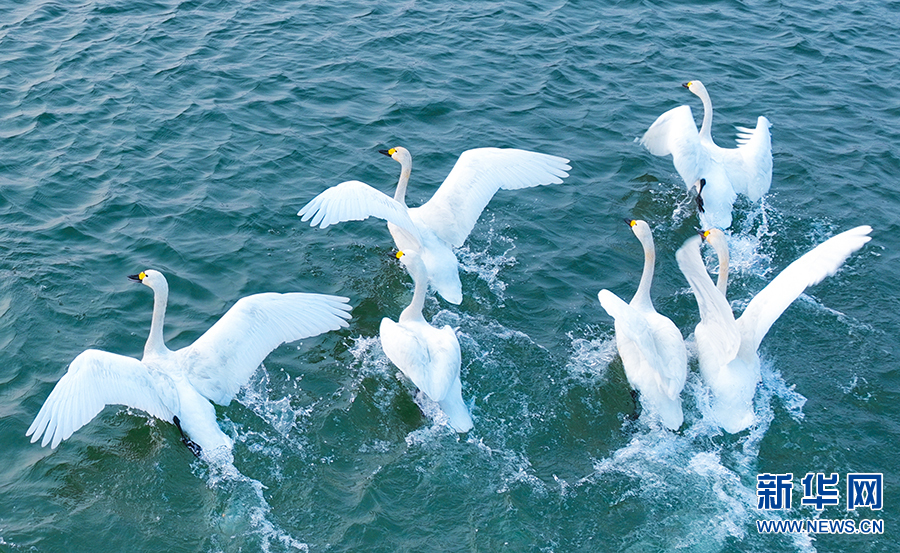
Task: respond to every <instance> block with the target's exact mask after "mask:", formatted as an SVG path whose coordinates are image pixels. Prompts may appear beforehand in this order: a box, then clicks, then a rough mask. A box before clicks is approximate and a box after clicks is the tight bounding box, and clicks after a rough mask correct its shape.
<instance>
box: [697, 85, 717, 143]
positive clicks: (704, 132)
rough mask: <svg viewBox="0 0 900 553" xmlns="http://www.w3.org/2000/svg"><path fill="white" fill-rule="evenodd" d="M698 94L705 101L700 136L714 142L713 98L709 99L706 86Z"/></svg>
mask: <svg viewBox="0 0 900 553" xmlns="http://www.w3.org/2000/svg"><path fill="white" fill-rule="evenodd" d="M697 95H698V96H700V100H702V101H703V123H702V124H701V125H700V138H701V139H703V140H708V141H710V142H712V118H713V109H712V100H710V99H709V93H708V92H706V89H705V88H704V89H703V90H701V91H700V94H697Z"/></svg>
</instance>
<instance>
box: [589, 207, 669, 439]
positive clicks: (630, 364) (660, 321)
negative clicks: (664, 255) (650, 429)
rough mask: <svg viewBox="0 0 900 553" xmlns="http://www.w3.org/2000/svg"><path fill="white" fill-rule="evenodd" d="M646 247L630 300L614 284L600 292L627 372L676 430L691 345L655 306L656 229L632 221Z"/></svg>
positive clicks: (653, 408)
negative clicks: (613, 289)
mask: <svg viewBox="0 0 900 553" xmlns="http://www.w3.org/2000/svg"><path fill="white" fill-rule="evenodd" d="M629 224H630V226H631V230H632V231H634V234H635V235H636V236H637V237H638V239H639V240H640V241H641V244H642V245H643V247H644V271H643V274H642V275H641V282H640V284H639V285H638V289H637V292H635V294H634V297H633V298H632V299H631V302H630V303H625V302H624V301H623V300H622V299H620V298H619V297H618V296H616V295H615V294H613V293H612V292H610V291H609V290H601V291H600V293H599V294H598V298H599V299H600V304H601V305H602V306H603V309H605V310H606V312H607V313H609V315H610V316H611V317H613V318H614V319H615V321H616V322H615V327H616V347H617V348H618V350H619V355H620V356H621V357H622V365H623V366H624V368H625V376H626V377H627V378H628V383H629V384H631V387H632V388H634V389H635V390H637V392H638V393H639V394H640V398H641V403H642V404H644V406H645V408H647V409H648V410H650V411H652V412H654V413H656V414H657V415H658V416H659V418H660V420H661V421H662V423H663V424H664V425H665V426H666V427H667V428H669V429H671V430H678V428H680V427H681V423H682V422H683V421H684V414H683V412H682V410H681V390H682V389H683V388H684V383H685V381H686V380H687V350H686V348H685V346H684V339H683V338H682V336H681V331H679V330H678V327H676V326H675V323H673V322H672V321H671V320H669V319H668V318H667V317H665V316H663V315H660V314H659V313H657V312H656V309H654V308H653V302H652V301H651V299H650V286H651V283H652V281H653V270H654V264H655V262H656V251H655V248H654V245H653V235H652V233H651V231H650V227H649V225H647V223H645V222H644V221H639V220H638V221H630V222H629Z"/></svg>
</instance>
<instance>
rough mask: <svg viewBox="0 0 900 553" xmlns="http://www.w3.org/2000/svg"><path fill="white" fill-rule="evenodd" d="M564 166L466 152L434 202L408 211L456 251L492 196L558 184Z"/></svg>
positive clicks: (552, 159)
mask: <svg viewBox="0 0 900 553" xmlns="http://www.w3.org/2000/svg"><path fill="white" fill-rule="evenodd" d="M568 163H569V160H567V159H565V158H561V157H557V156H552V155H548V154H541V153H537V152H529V151H526V150H517V149H512V148H476V149H474V150H466V151H465V152H463V153H462V155H460V156H459V159H458V160H456V164H455V165H454V166H453V169H452V170H451V171H450V174H449V175H447V178H446V179H444V182H443V184H441V186H440V188H438V190H437V192H435V194H434V196H433V197H432V198H431V199H430V200H428V201H427V202H426V203H425V204H423V205H421V206H420V207H417V208H413V209H411V210H410V211H413V212H415V213H416V216H417V218H418V219H419V220H420V221H422V222H423V223H424V224H426V225H427V226H428V227H429V228H430V229H431V230H432V231H433V232H434V233H435V234H436V235H437V236H438V237H439V238H441V239H442V240H443V241H445V242H447V243H448V244H450V245H451V246H453V247H457V248H458V247H460V246H462V245H463V243H464V242H465V241H466V238H467V237H468V236H469V233H470V232H472V228H473V227H474V226H475V222H476V221H478V217H479V216H481V212H482V211H483V210H484V208H485V206H486V205H487V204H488V202H489V201H491V198H492V197H493V196H494V193H495V192H497V190H499V189H501V188H503V189H505V190H516V189H519V188H528V187H531V186H538V185H544V184H560V183H562V179H564V178H566V177H568V176H569V174H568V173H567V172H566V171H568V170H569V169H571V167H570V166H569V164H568Z"/></svg>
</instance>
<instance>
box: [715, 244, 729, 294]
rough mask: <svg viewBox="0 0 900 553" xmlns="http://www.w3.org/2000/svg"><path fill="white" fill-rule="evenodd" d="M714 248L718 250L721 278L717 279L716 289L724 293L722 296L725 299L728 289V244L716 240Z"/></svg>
mask: <svg viewBox="0 0 900 553" xmlns="http://www.w3.org/2000/svg"><path fill="white" fill-rule="evenodd" d="M713 248H715V250H716V255H718V257H719V278H718V279H716V288H718V289H719V291H720V292H722V295H723V296H725V297H728V296H726V294H725V291H726V290H727V289H728V244H725V243H723V242H722V241H721V240H716V242H715V243H714V244H713Z"/></svg>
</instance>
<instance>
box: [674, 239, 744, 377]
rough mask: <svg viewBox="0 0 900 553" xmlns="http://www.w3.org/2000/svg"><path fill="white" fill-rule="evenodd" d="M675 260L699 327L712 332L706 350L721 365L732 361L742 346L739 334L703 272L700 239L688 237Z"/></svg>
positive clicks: (726, 302)
mask: <svg viewBox="0 0 900 553" xmlns="http://www.w3.org/2000/svg"><path fill="white" fill-rule="evenodd" d="M675 259H676V260H677V261H678V268H679V269H681V272H682V273H683V274H684V277H685V278H686V279H687V281H688V284H690V285H691V290H693V292H694V297H696V298H697V307H698V308H699V309H700V324H701V325H704V326H706V328H708V329H710V331H711V332H712V333H713V336H708V337H707V340H706V342H705V343H704V344H703V347H704V349H705V351H709V352H710V353H712V354H713V355H714V357H715V358H716V359H720V360H724V362H728V361H730V360H732V359H734V358H735V356H737V353H738V349H739V348H740V346H741V335H740V332H738V327H737V324H736V323H735V320H734V313H732V312H731V306H730V305H728V300H726V299H725V296H723V295H722V292H720V291H719V289H718V288H716V285H715V284H714V283H713V281H712V278H710V276H709V273H707V272H706V265H704V264H703V258H702V257H701V256H700V237H699V236H692V237H690V238H688V239H687V240H686V241H685V242H684V245H682V246H681V247H680V248H678V251H677V252H675ZM699 326H700V325H698V327H699ZM710 338H711V339H710ZM698 339H699V337H698Z"/></svg>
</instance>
